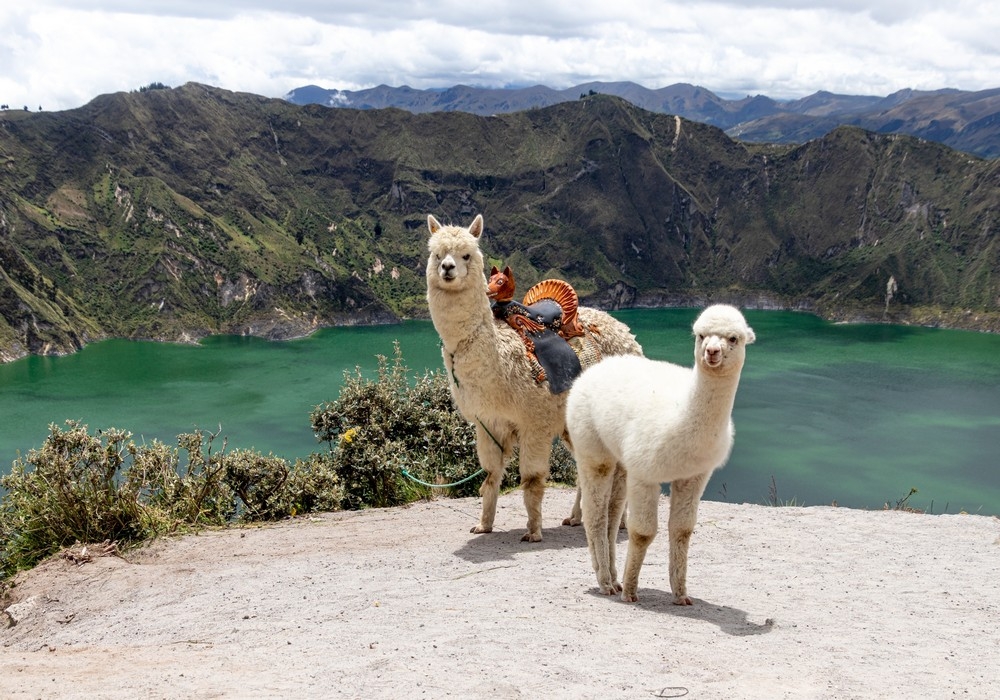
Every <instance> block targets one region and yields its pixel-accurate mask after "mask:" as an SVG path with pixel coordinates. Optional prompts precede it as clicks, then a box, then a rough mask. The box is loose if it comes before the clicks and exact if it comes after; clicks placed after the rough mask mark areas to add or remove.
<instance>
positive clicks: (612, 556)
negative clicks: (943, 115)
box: [607, 464, 627, 591]
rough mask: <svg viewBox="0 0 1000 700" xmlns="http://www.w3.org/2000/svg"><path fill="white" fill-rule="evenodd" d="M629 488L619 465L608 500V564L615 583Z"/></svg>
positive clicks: (619, 587) (619, 588)
mask: <svg viewBox="0 0 1000 700" xmlns="http://www.w3.org/2000/svg"><path fill="white" fill-rule="evenodd" d="M626 487H627V480H626V475H625V470H624V469H622V466H621V465H620V464H619V465H617V467H616V468H615V471H614V476H613V477H612V479H611V494H610V498H609V500H608V522H607V527H608V533H607V537H608V562H609V564H610V567H611V578H612V579H613V580H615V581H617V580H618V567H617V564H616V562H617V561H618V555H617V544H618V531H619V530H620V529H621V528H622V527H624V525H623V523H624V522H625V490H626ZM618 590H619V591H620V590H621V586H618Z"/></svg>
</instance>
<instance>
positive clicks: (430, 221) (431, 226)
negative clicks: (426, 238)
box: [427, 214, 441, 234]
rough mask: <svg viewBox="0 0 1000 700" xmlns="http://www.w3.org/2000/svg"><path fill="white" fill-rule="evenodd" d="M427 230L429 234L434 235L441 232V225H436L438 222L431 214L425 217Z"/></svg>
mask: <svg viewBox="0 0 1000 700" xmlns="http://www.w3.org/2000/svg"><path fill="white" fill-rule="evenodd" d="M427 230H428V231H430V232H431V234H435V233H437V232H438V231H440V230H441V224H439V223H438V220H437V219H435V218H434V215H433V214H428V215H427Z"/></svg>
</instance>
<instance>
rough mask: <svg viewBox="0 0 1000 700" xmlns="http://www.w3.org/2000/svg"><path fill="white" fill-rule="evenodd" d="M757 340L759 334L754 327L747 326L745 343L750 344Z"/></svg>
mask: <svg viewBox="0 0 1000 700" xmlns="http://www.w3.org/2000/svg"><path fill="white" fill-rule="evenodd" d="M755 340H757V336H756V335H754V332H753V328H751V327H750V326H747V331H746V340H745V341H744V344H745V345H749V344H750V343H752V342H753V341H755Z"/></svg>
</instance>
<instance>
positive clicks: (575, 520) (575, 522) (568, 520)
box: [562, 516, 583, 527]
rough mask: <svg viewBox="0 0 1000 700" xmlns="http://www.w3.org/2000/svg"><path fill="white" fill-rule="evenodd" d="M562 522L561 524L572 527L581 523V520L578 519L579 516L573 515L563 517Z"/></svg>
mask: <svg viewBox="0 0 1000 700" xmlns="http://www.w3.org/2000/svg"><path fill="white" fill-rule="evenodd" d="M562 524H563V525H570V526H572V527H578V526H580V525H583V521H582V520H580V519H579V518H574V517H572V516H570V517H568V518H565V519H563V522H562Z"/></svg>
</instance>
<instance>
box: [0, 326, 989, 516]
mask: <svg viewBox="0 0 1000 700" xmlns="http://www.w3.org/2000/svg"><path fill="white" fill-rule="evenodd" d="M615 315H616V316H617V317H618V318H620V319H621V320H623V321H624V322H625V323H627V324H629V325H630V326H631V328H632V330H633V332H634V333H635V334H636V337H637V338H638V339H639V342H640V343H642V345H643V348H644V350H645V352H646V354H647V355H648V356H649V357H653V358H656V359H663V360H670V361H672V362H677V363H680V364H684V365H690V364H691V362H692V357H691V354H692V347H693V345H692V340H691V337H690V326H691V323H692V321H693V320H694V318H695V316H696V315H697V311H695V310H683V309H668V310H627V311H622V312H617V313H616V314H615ZM746 316H747V320H748V321H749V322H750V324H751V325H752V326H753V327H754V330H755V332H756V334H757V343H755V344H754V345H752V346H750V348H749V349H748V353H747V363H746V367H745V369H744V372H743V378H742V381H741V384H740V389H739V392H738V394H737V399H736V407H735V409H734V412H733V420H734V422H735V424H736V444H735V447H734V449H733V454H732V457H731V459H730V461H729V463H728V464H727V465H726V467H725V468H723V469H721V470H719V471H717V472H716V473H715V474H714V476H713V477H712V480H711V482H710V483H709V486H708V489H707V490H706V493H705V498H708V499H712V500H724V501H730V502H735V503H742V502H750V503H765V502H767V501H768V500H769V499H770V498H771V496H772V493H771V489H772V479H773V483H774V485H775V486H776V491H777V493H776V495H777V498H778V499H779V500H781V501H794V502H795V503H797V504H799V505H829V504H831V503H833V502H836V503H838V504H839V505H841V506H847V507H857V508H881V507H882V506H883V504H884V503H886V502H887V501H888V502H889V503H892V504H894V503H895V502H896V501H897V500H898V499H899V498H901V497H903V496H906V494H907V493H908V492H909V490H910V488H916V489H918V493H917V494H915V495H913V496H912V497H911V498H910V499H909V504H910V505H911V506H914V507H918V508H923V509H925V510H929V511H932V512H934V513H942V512H948V513H956V512H960V511H962V510H965V511H967V512H971V513H981V514H993V515H998V514H1000V458H998V452H997V447H998V444H1000V336H997V335H990V334H984V333H973V332H965V331H947V330H938V329H926V328H913V327H903V326H882V325H834V324H830V323H827V322H825V321H822V320H821V319H818V318H816V317H814V316H810V315H807V314H798V313H792V312H771V311H767V312H765V311H761V312H754V311H750V312H747V314H746ZM397 340H398V342H399V344H400V347H401V350H402V353H403V357H404V359H405V361H406V364H407V366H408V367H410V368H411V370H414V371H417V372H422V371H423V370H424V369H425V368H430V369H436V368H438V367H439V366H440V365H441V357H440V351H439V346H438V338H437V335H436V333H435V332H434V329H433V327H432V326H431V324H430V322H427V321H408V322H404V323H402V324H399V325H394V326H379V327H363V328H361V327H352V328H331V329H325V330H322V331H320V332H318V333H316V334H314V335H313V336H310V337H309V338H303V339H299V340H293V341H284V342H269V341H265V340H261V339H258V338H245V337H234V336H220V337H213V338H209V339H207V340H205V341H204V342H202V343H201V344H200V345H197V346H189V345H173V344H165V343H151V342H131V341H126V340H109V341H104V342H100V343H95V344H92V345H89V346H87V347H86V348H84V349H83V350H82V351H80V352H78V353H76V354H73V355H69V356H66V357H29V358H25V359H22V360H19V361H17V362H13V363H9V364H6V365H0V416H2V417H3V418H2V421H0V473H6V472H9V470H10V465H11V462H12V461H13V460H14V459H15V458H16V457H17V455H18V453H20V454H22V455H24V454H26V453H27V452H28V450H29V449H31V448H34V447H39V446H40V445H41V444H42V442H43V441H44V439H45V437H46V435H47V434H48V425H49V423H53V422H54V423H57V424H59V425H62V424H63V422H64V421H65V420H67V419H75V420H80V421H82V422H83V423H85V424H87V425H88V426H89V427H90V429H91V432H92V433H93V432H95V431H96V430H97V429H99V428H101V429H103V428H109V427H116V428H122V429H125V430H128V431H130V432H132V433H133V439H134V440H136V441H137V442H138V441H142V440H146V441H151V440H153V439H158V440H160V441H162V442H165V443H167V444H174V443H175V442H176V437H177V435H178V434H180V433H185V432H191V431H192V430H194V429H196V428H200V429H202V430H204V431H206V432H215V431H216V430H218V429H219V426H220V424H221V427H222V432H221V435H220V438H219V442H217V443H216V447H221V438H222V437H225V438H227V440H228V446H229V448H230V449H232V448H236V447H239V448H254V449H256V450H258V451H260V452H263V453H265V454H266V453H269V452H270V453H273V454H275V455H280V456H282V457H285V458H288V459H293V458H295V457H302V456H305V455H308V454H309V453H311V452H314V451H319V450H321V449H323V447H324V446H322V445H320V444H318V443H317V442H316V440H315V438H314V436H313V434H312V431H311V428H310V425H309V412H310V411H311V410H312V409H313V408H314V407H315V406H316V405H318V404H321V403H324V402H326V401H331V400H334V399H335V398H336V397H337V394H338V391H339V388H340V385H341V382H342V380H343V376H344V371H345V370H347V371H353V370H354V368H355V367H361V368H362V370H363V371H364V372H365V374H366V375H368V376H373V375H374V369H375V367H376V365H377V355H379V354H381V355H386V356H388V357H390V358H391V357H392V352H393V342H394V341H397Z"/></svg>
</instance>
